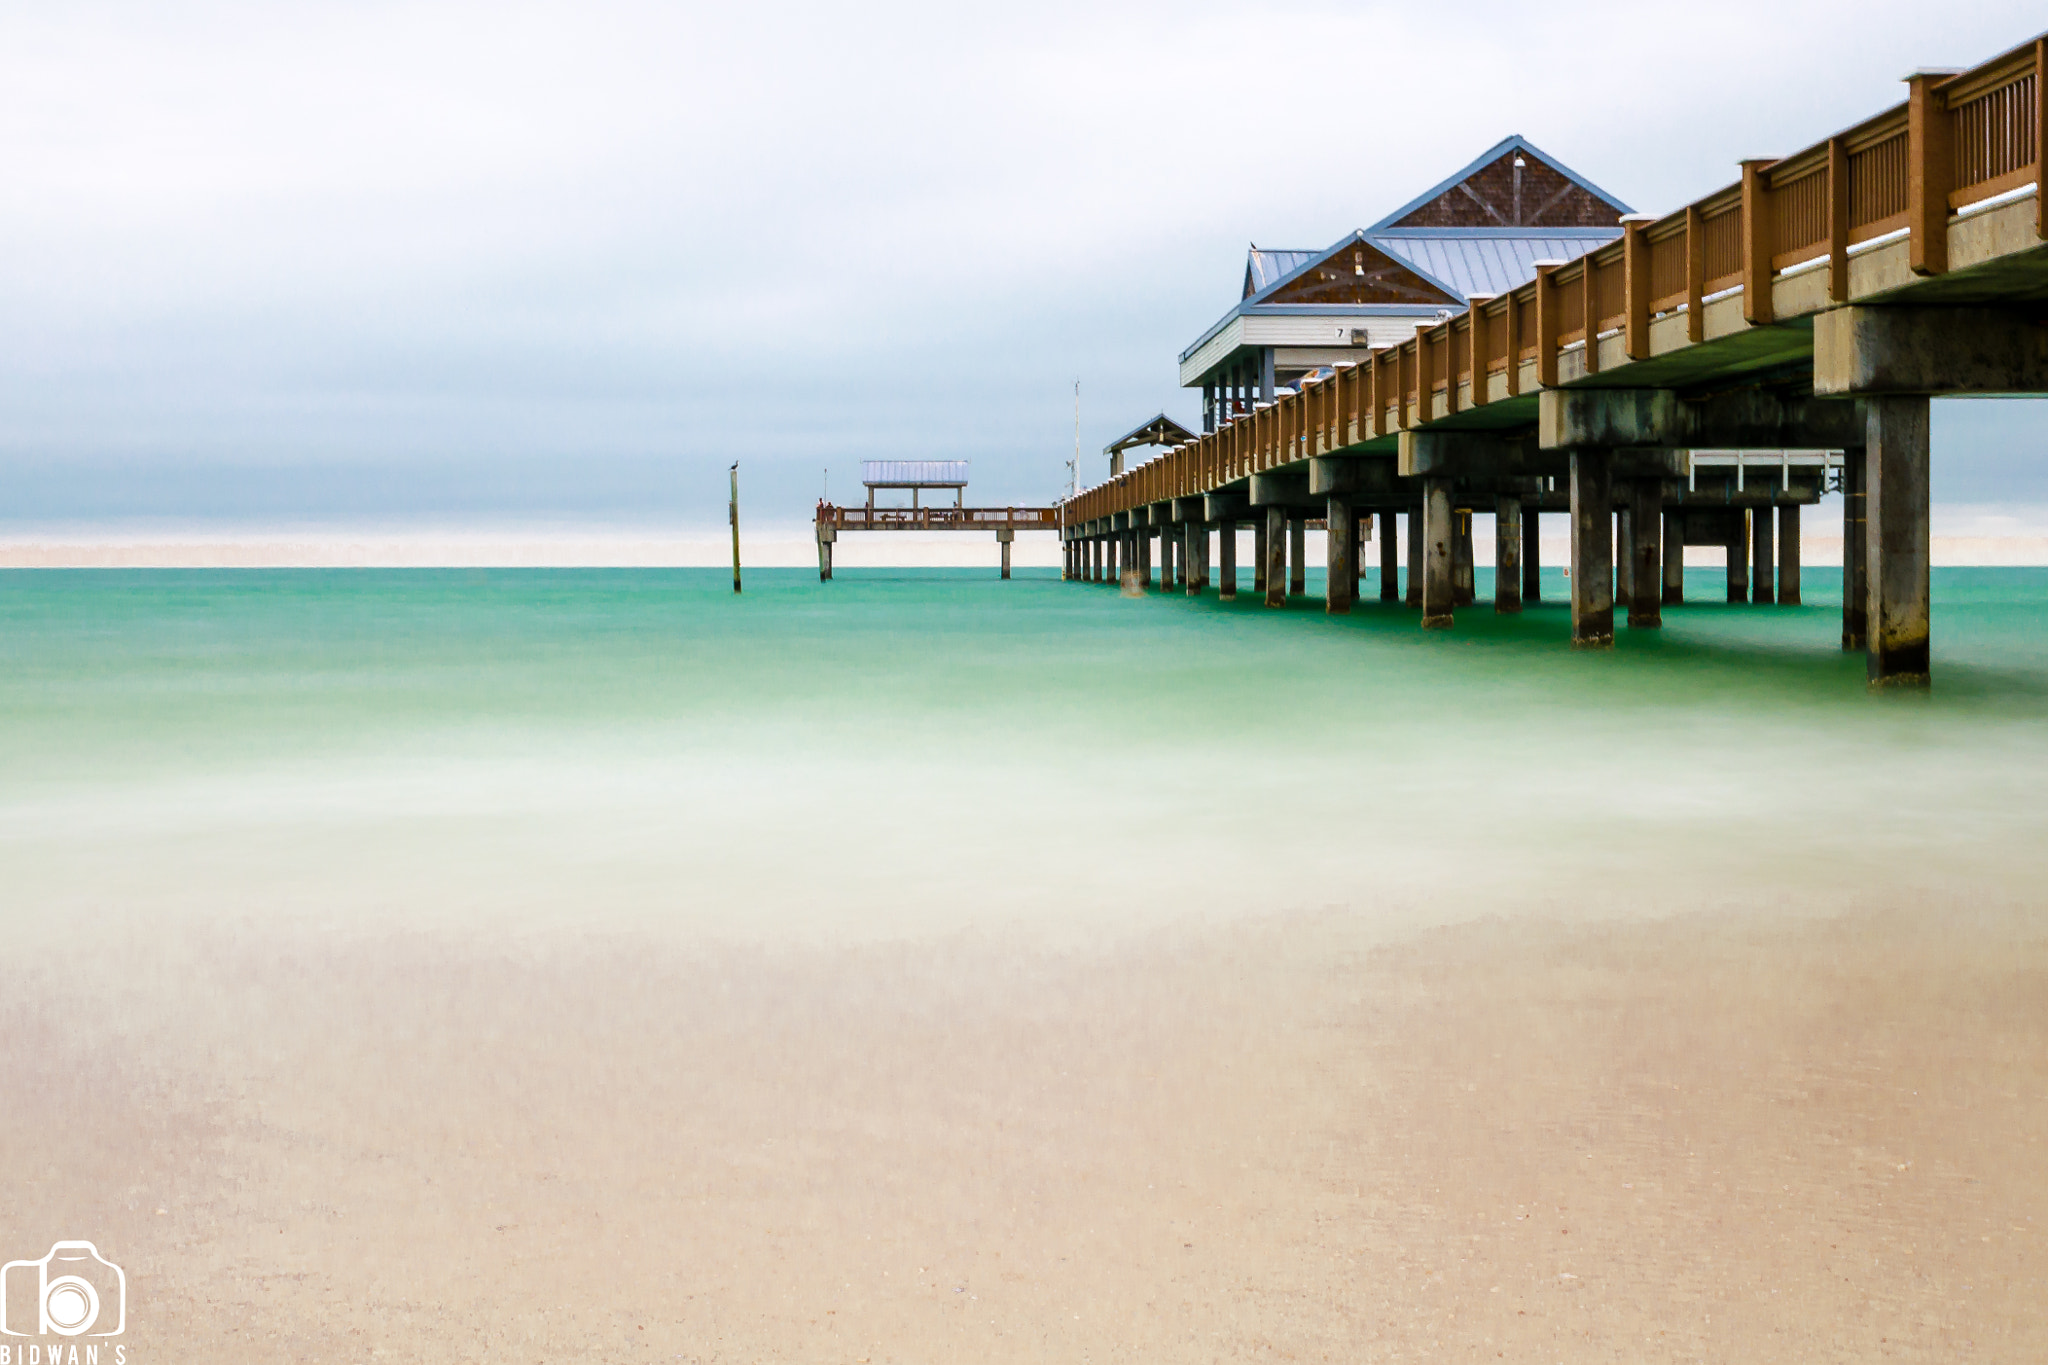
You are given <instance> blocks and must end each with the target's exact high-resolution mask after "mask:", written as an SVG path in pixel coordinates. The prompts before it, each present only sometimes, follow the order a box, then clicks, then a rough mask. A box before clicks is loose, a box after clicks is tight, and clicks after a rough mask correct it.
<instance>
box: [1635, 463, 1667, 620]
mask: <svg viewBox="0 0 2048 1365" xmlns="http://www.w3.org/2000/svg"><path fill="white" fill-rule="evenodd" d="M1629 501H1630V507H1629V528H1630V532H1631V535H1632V541H1633V543H1632V544H1631V545H1630V547H1629V557H1630V567H1629V585H1630V592H1629V598H1628V623H1629V625H1630V626H1632V627H1635V628H1637V629H1650V630H1655V629H1657V628H1658V627H1660V626H1662V625H1663V624H1664V553H1663V546H1662V543H1661V541H1662V536H1661V534H1660V533H1661V532H1662V531H1663V529H1664V484H1663V481H1662V480H1661V479H1637V480H1636V481H1635V483H1634V485H1633V486H1632V487H1631V488H1630V490H1629Z"/></svg>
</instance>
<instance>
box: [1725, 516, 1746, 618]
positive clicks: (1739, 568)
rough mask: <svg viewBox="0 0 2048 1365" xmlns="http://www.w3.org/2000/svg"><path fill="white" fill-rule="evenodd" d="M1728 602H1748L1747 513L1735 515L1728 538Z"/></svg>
mask: <svg viewBox="0 0 2048 1365" xmlns="http://www.w3.org/2000/svg"><path fill="white" fill-rule="evenodd" d="M1728 600H1729V601H1730V602H1747V601H1748V600H1749V513H1747V512H1737V513H1736V514H1735V531H1734V534H1732V535H1731V536H1730V537H1729V538H1728Z"/></svg>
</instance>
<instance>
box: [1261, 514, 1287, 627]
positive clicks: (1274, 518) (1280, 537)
mask: <svg viewBox="0 0 2048 1365" xmlns="http://www.w3.org/2000/svg"><path fill="white" fill-rule="evenodd" d="M1265 540H1266V560H1265V562H1266V605H1267V606H1269V607H1284V606H1286V605H1287V509H1286V508H1285V507H1277V506H1268V507H1267V508H1266V536H1265Z"/></svg>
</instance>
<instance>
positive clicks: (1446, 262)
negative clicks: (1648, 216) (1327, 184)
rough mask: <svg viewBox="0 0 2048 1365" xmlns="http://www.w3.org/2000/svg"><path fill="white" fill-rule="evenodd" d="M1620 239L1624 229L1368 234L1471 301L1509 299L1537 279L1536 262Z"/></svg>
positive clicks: (1419, 230)
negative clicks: (1512, 291) (1512, 292)
mask: <svg viewBox="0 0 2048 1365" xmlns="http://www.w3.org/2000/svg"><path fill="white" fill-rule="evenodd" d="M1619 236H1621V229H1620V228H1580V229H1577V230H1565V229H1557V228H1553V229H1549V230H1539V231H1530V232H1518V231H1514V230H1512V229H1507V230H1502V229H1496V228H1465V229H1451V228H1409V229H1404V230H1402V231H1399V232H1374V233H1368V234H1367V235H1366V240H1367V241H1369V242H1371V243H1372V244H1373V245H1374V246H1376V247H1378V248H1379V249H1380V250H1382V251H1384V252H1386V253H1387V254H1388V255H1389V256H1392V257H1395V258H1396V259H1398V260H1400V261H1403V262H1405V263H1406V264H1408V265H1411V266H1413V267H1415V269H1416V270H1417V271H1419V272H1420V273H1422V274H1423V275H1426V276H1428V277H1429V278H1430V279H1433V280H1440V281H1442V282H1443V283H1444V284H1445V285H1447V286H1448V287H1449V288H1450V289H1451V290H1452V292H1454V293H1456V294H1458V295H1460V296H1461V297H1464V298H1467V299H1469V298H1471V296H1472V295H1474V294H1505V293H1507V292H1508V291H1509V290H1510V289H1513V288H1515V287H1516V286H1518V285H1522V284H1527V283H1528V282H1529V281H1530V280H1533V279H1535V278H1536V262H1538V261H1569V260H1573V259H1576V258H1577V257H1579V256H1583V255H1584V254H1585V253H1587V252H1588V251H1591V250H1592V249H1593V248H1594V247H1597V246H1599V245H1600V244H1601V243H1603V242H1611V241H1613V240H1614V239H1615V238H1617V237H1619Z"/></svg>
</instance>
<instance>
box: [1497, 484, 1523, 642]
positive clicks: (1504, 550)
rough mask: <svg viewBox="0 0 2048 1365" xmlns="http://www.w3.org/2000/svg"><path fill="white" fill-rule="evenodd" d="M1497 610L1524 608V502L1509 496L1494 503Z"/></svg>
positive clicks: (1512, 611) (1506, 610)
mask: <svg viewBox="0 0 2048 1365" xmlns="http://www.w3.org/2000/svg"><path fill="white" fill-rule="evenodd" d="M1493 609H1494V610H1495V611H1497V612H1500V613H1502V614H1504V615H1512V614H1514V613H1515V612H1518V611H1520V610H1521V609H1522V500H1521V499H1520V498H1516V497H1509V496H1507V495H1506V494H1502V495H1501V496H1500V497H1497V498H1495V499H1494V500H1493Z"/></svg>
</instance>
